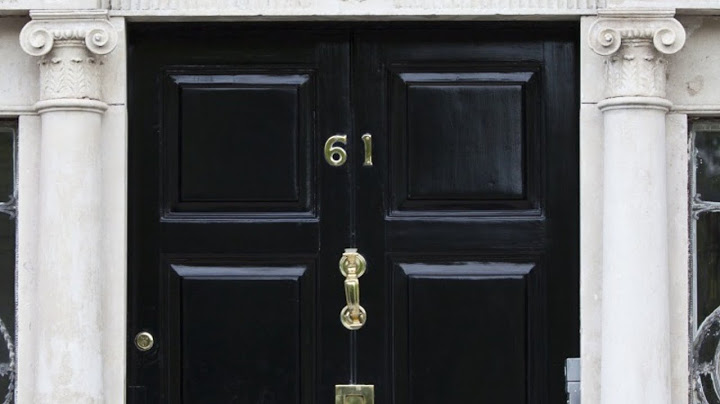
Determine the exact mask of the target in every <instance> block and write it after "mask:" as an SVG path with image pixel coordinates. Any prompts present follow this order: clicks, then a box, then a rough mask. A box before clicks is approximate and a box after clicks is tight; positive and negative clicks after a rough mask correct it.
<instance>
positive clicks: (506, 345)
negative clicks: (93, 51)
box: [127, 23, 579, 404]
mask: <svg viewBox="0 0 720 404" xmlns="http://www.w3.org/2000/svg"><path fill="white" fill-rule="evenodd" d="M128 30H129V47H128V49H129V77H130V83H129V140H130V149H129V170H130V172H129V178H130V182H129V195H130V200H129V217H130V221H129V244H128V245H129V252H128V259H129V273H128V283H129V294H128V369H127V371H128V402H131V403H173V404H175V403H239V404H244V403H248V404H250V403H253V404H256V403H265V404H270V403H278V404H291V403H298V404H300V403H302V404H318V403H319V404H331V403H343V404H351V403H365V404H369V403H370V402H371V398H370V397H369V396H368V395H369V394H370V393H366V392H367V391H368V390H367V389H366V388H363V389H360V388H358V391H360V390H362V392H361V393H357V394H349V393H342V392H341V393H339V394H341V395H342V394H346V396H342V397H340V398H339V399H336V392H337V391H341V389H342V388H338V387H336V386H338V385H367V386H370V385H371V386H373V391H372V395H373V397H372V399H373V400H374V402H375V403H381V404H382V403H395V404H441V403H498V404H499V403H507V404H518V403H561V402H563V401H564V391H563V390H564V377H563V362H564V359H565V358H566V357H573V356H577V355H578V345H579V336H578V329H579V326H578V323H579V310H578V307H579V302H578V273H579V271H578V266H579V262H578V261H579V260H578V249H579V247H578V237H579V234H578V150H577V148H578V105H579V101H578V89H577V83H578V79H577V65H578V60H577V46H576V43H575V40H576V37H577V30H576V29H575V27H574V26H566V25H560V26H558V25H555V26H538V25H537V24H535V25H522V24H520V25H512V24H511V25H508V24H477V23H452V24H430V23H422V24H384V25H383V24H378V25H372V24H355V25H353V24H326V25H322V24H314V25H310V24H308V25H293V24H282V23H276V24H266V25H263V24H257V25H252V24H218V25H208V24H170V25H157V24H156V25H143V24H137V25H130V26H129V27H128ZM358 254H359V255H358ZM341 260H342V261H343V263H344V265H341ZM363 260H364V263H365V265H364V267H365V271H364V274H360V273H358V272H359V270H360V269H362V268H361V267H362V266H363V265H361V264H363V262H361V261H363ZM339 267H343V268H344V270H345V271H344V273H341V271H340V268H339ZM348 272H349V273H348ZM359 275H362V276H359ZM341 310H344V312H343V313H344V314H342V315H341Z"/></svg>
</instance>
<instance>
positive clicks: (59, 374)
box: [33, 110, 104, 404]
mask: <svg viewBox="0 0 720 404" xmlns="http://www.w3.org/2000/svg"><path fill="white" fill-rule="evenodd" d="M101 112H102V111H101V110H97V111H68V110H56V111H52V110H51V111H46V112H43V113H42V114H41V121H42V136H41V140H40V187H39V193H38V195H37V197H38V199H39V206H40V209H39V212H40V215H39V221H38V230H39V231H38V250H37V252H38V259H37V296H38V297H40V299H38V300H37V301H36V303H35V308H36V310H35V313H34V316H33V319H34V321H35V327H34V328H35V333H34V337H35V340H36V341H37V343H38V346H37V351H36V356H35V357H34V358H33V360H34V361H35V362H36V363H37V368H36V371H35V373H34V374H33V379H34V380H33V381H34V390H35V391H34V393H35V401H36V402H39V403H78V404H80V403H82V404H86V403H87V404H91V403H92V404H95V403H98V404H99V403H103V402H104V400H103V392H104V389H103V350H102V341H101V338H102V334H103V329H102V322H101V320H102V318H101V316H102V312H101V302H102V300H101V283H100V270H101V268H102V266H101V264H102V262H101V260H100V244H99V243H98V241H99V240H100V239H101V237H102V228H101V218H102V216H101V215H102V210H101V174H102V171H101V168H102V167H101V165H100V157H101V153H100V151H101V150H100V136H99V135H100V133H101V124H102V115H101Z"/></svg>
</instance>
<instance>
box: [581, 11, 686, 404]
mask: <svg viewBox="0 0 720 404" xmlns="http://www.w3.org/2000/svg"><path fill="white" fill-rule="evenodd" d="M684 41H685V32H684V30H683V28H682V26H681V25H680V24H679V23H678V22H677V21H676V20H674V19H673V18H672V13H663V12H660V13H658V12H654V13H647V12H635V13H632V12H630V13H628V12H627V11H624V12H623V14H615V13H604V14H601V15H600V19H599V20H598V21H597V22H596V23H595V24H594V25H593V26H592V27H591V28H590V46H591V47H592V48H593V50H595V51H596V52H597V53H599V54H601V55H604V56H607V57H606V60H605V63H606V77H605V80H606V83H605V84H606V98H605V99H604V100H603V101H601V102H600V103H599V104H598V107H599V108H600V110H601V111H602V112H603V118H604V153H605V154H604V190H603V194H604V200H603V212H604V213H603V293H602V371H601V397H602V400H601V401H602V403H603V404H619V403H633V404H645V403H647V404H670V397H671V394H670V371H671V369H670V325H669V322H670V307H669V304H670V298H669V272H668V257H667V231H668V230H667V227H668V220H667V196H666V187H667V185H666V184H667V178H666V163H665V153H666V150H665V115H666V113H667V112H668V110H669V109H670V107H671V103H670V101H668V100H667V99H665V82H666V66H667V63H666V61H665V59H664V58H663V55H664V54H667V53H674V52H677V51H678V50H679V49H680V48H681V47H682V46H683V44H684Z"/></svg>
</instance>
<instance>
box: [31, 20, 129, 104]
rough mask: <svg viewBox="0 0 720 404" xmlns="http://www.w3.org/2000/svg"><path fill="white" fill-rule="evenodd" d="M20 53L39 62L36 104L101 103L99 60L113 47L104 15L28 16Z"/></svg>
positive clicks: (113, 38) (111, 30)
mask: <svg viewBox="0 0 720 404" xmlns="http://www.w3.org/2000/svg"><path fill="white" fill-rule="evenodd" d="M30 15H31V16H32V18H33V20H32V21H31V22H29V23H28V24H27V25H25V27H24V28H23V29H22V31H21V32H20V45H21V46H22V48H23V50H24V51H25V52H27V53H28V54H30V55H33V56H41V59H40V62H39V63H40V83H41V85H40V100H41V101H47V100H57V99H86V100H101V98H102V97H101V93H100V88H101V85H100V75H101V74H100V68H101V67H100V65H102V56H103V55H106V54H108V53H110V52H111V51H112V50H113V49H115V46H116V45H117V41H118V38H117V32H116V31H115V28H114V27H113V26H112V24H110V22H109V21H108V17H107V11H83V12H67V11H63V12H61V11H42V12H31V13H30Z"/></svg>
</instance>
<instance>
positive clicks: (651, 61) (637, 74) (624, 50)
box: [589, 10, 685, 98]
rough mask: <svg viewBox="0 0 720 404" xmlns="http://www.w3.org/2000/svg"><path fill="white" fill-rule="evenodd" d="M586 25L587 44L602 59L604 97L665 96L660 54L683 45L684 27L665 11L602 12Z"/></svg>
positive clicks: (665, 63) (664, 66)
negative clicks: (603, 58)
mask: <svg viewBox="0 0 720 404" xmlns="http://www.w3.org/2000/svg"><path fill="white" fill-rule="evenodd" d="M599 16H600V18H599V19H598V20H597V21H596V22H595V23H594V24H593V25H592V26H591V27H590V34H589V40H590V47H591V48H592V49H593V50H594V51H595V52H596V53H598V54H600V55H602V56H607V58H606V60H605V67H606V69H605V73H606V77H605V78H606V86H605V93H606V97H608V98H612V97H661V98H662V97H665V83H666V81H667V79H666V71H667V68H666V67H667V61H666V60H665V59H664V58H663V55H666V54H672V53H675V52H677V51H679V50H680V49H681V48H682V47H683V45H684V44H685V29H684V28H683V26H682V25H681V24H680V23H679V22H678V21H677V20H675V19H674V18H673V12H668V11H655V12H650V11H636V12H633V11H628V10H622V14H620V12H618V11H604V12H600V13H599Z"/></svg>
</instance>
